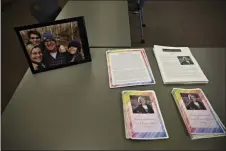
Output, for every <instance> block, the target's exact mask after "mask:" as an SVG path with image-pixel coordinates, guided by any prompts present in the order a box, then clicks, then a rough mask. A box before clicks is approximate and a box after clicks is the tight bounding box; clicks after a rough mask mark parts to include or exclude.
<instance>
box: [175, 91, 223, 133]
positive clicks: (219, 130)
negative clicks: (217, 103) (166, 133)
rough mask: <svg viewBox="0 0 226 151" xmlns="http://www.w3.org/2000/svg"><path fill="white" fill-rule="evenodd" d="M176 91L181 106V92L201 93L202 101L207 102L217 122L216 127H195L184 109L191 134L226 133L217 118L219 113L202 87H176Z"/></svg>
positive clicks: (177, 100) (184, 115)
mask: <svg viewBox="0 0 226 151" xmlns="http://www.w3.org/2000/svg"><path fill="white" fill-rule="evenodd" d="M174 91H175V96H176V100H175V101H176V102H177V104H178V105H179V106H180V104H181V102H183V100H182V97H181V95H180V94H181V93H197V94H198V95H199V97H200V98H201V99H202V101H204V102H205V104H206V105H207V107H208V109H209V110H210V112H211V114H212V116H213V117H214V120H215V121H216V123H217V127H216V128H195V127H191V125H190V122H189V120H188V116H187V114H185V112H184V111H183V109H181V110H182V112H183V117H184V118H185V119H184V120H186V121H185V123H187V124H188V125H186V126H187V127H188V131H189V133H191V134H224V133H226V132H225V130H224V128H223V127H222V126H221V124H220V123H219V122H218V119H217V118H216V116H217V115H215V114H214V111H213V109H212V107H211V105H210V103H209V102H208V99H207V98H206V96H205V94H204V93H203V92H202V90H201V89H187V90H186V89H174Z"/></svg>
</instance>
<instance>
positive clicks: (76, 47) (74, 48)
mask: <svg viewBox="0 0 226 151" xmlns="http://www.w3.org/2000/svg"><path fill="white" fill-rule="evenodd" d="M81 47H82V46H81V43H80V41H78V40H72V41H71V42H70V43H69V45H68V52H69V56H68V62H69V63H70V62H76V63H79V62H80V61H82V60H83V57H82V55H81Z"/></svg>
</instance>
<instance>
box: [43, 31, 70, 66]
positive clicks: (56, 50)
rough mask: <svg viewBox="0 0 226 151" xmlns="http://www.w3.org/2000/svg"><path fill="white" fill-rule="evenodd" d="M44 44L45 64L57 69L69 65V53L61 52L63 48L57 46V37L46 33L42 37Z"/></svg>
mask: <svg viewBox="0 0 226 151" xmlns="http://www.w3.org/2000/svg"><path fill="white" fill-rule="evenodd" d="M42 43H43V47H44V48H43V49H44V51H43V62H44V64H45V65H46V66H47V67H48V68H49V67H56V66H59V65H64V64H67V56H68V52H67V51H65V52H60V49H61V46H59V45H57V41H56V39H55V36H54V35H53V34H51V33H50V32H46V33H44V34H43V36H42Z"/></svg>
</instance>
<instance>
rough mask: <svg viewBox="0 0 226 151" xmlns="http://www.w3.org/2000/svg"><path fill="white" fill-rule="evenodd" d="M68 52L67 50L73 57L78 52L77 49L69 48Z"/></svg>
mask: <svg viewBox="0 0 226 151" xmlns="http://www.w3.org/2000/svg"><path fill="white" fill-rule="evenodd" d="M68 50H69V53H70V54H71V55H74V54H76V52H77V51H78V48H77V47H70V48H69V49H68Z"/></svg>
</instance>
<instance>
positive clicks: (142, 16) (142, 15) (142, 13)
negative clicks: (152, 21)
mask: <svg viewBox="0 0 226 151" xmlns="http://www.w3.org/2000/svg"><path fill="white" fill-rule="evenodd" d="M140 10H141V11H140V12H141V22H142V27H146V25H145V23H144V12H143V7H141V9H140Z"/></svg>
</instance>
